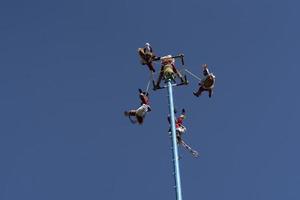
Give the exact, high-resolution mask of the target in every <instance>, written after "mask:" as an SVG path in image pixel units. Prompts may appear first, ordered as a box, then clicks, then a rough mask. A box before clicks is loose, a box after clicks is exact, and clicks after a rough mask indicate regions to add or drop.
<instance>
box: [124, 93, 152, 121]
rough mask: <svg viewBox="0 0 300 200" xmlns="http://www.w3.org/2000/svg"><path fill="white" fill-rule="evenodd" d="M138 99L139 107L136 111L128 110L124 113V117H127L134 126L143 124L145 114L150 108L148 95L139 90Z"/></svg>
mask: <svg viewBox="0 0 300 200" xmlns="http://www.w3.org/2000/svg"><path fill="white" fill-rule="evenodd" d="M139 93H140V94H139V97H140V100H141V106H140V107H139V108H138V109H136V110H129V111H125V112H124V114H125V116H127V117H129V119H130V121H131V122H132V123H133V124H135V123H138V124H142V123H143V122H144V118H145V116H146V113H147V112H149V111H151V107H150V105H149V93H148V92H143V91H142V90H141V89H139ZM131 116H133V117H135V118H136V120H133V119H132V118H131Z"/></svg>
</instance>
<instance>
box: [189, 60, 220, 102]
mask: <svg viewBox="0 0 300 200" xmlns="http://www.w3.org/2000/svg"><path fill="white" fill-rule="evenodd" d="M202 67H203V75H204V78H203V79H202V80H201V81H200V83H199V86H200V87H199V89H198V91H197V92H193V94H194V95H195V96H196V97H199V96H200V95H201V93H202V92H203V91H208V96H209V98H211V95H212V93H213V88H214V84H215V81H216V77H215V76H214V75H213V73H210V72H209V70H208V65H207V64H203V65H202Z"/></svg>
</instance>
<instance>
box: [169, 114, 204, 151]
mask: <svg viewBox="0 0 300 200" xmlns="http://www.w3.org/2000/svg"><path fill="white" fill-rule="evenodd" d="M185 118H186V113H185V109H182V111H181V114H180V116H179V117H178V118H177V119H176V120H175V129H176V138H177V144H181V145H182V146H183V147H184V148H186V149H187V150H188V151H190V152H191V153H192V154H193V156H195V157H197V156H198V155H199V154H198V152H197V151H196V150H194V149H192V148H191V147H190V146H189V145H188V144H186V143H185V142H184V140H183V139H182V135H183V134H184V133H185V132H186V127H185V126H184V125H183V120H184V119H185ZM168 121H169V124H170V123H171V119H170V116H168ZM169 132H171V128H170V129H169Z"/></svg>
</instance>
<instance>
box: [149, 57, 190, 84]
mask: <svg viewBox="0 0 300 200" xmlns="http://www.w3.org/2000/svg"><path fill="white" fill-rule="evenodd" d="M160 60H161V68H160V73H159V77H158V80H157V83H156V84H155V85H154V88H153V89H154V90H156V89H158V88H160V82H161V80H162V79H165V80H167V79H171V80H175V75H177V76H178V77H179V78H180V80H181V83H182V84H187V81H186V80H185V79H184V78H183V76H182V75H181V73H180V72H179V71H178V70H177V69H176V67H175V59H174V58H173V57H172V55H167V56H164V57H161V58H160Z"/></svg>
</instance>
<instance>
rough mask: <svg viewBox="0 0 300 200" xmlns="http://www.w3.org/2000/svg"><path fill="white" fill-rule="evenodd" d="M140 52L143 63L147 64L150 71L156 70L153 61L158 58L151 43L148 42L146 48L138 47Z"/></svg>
mask: <svg viewBox="0 0 300 200" xmlns="http://www.w3.org/2000/svg"><path fill="white" fill-rule="evenodd" d="M138 53H139V56H140V58H141V63H142V65H147V66H148V68H149V70H150V71H152V72H155V69H154V65H153V62H152V61H153V60H154V59H155V58H156V56H155V55H154V53H153V49H152V47H151V46H150V44H149V43H146V44H145V47H144V48H138Z"/></svg>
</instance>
